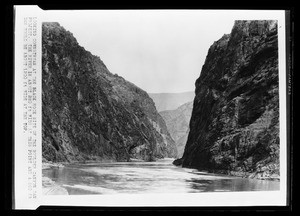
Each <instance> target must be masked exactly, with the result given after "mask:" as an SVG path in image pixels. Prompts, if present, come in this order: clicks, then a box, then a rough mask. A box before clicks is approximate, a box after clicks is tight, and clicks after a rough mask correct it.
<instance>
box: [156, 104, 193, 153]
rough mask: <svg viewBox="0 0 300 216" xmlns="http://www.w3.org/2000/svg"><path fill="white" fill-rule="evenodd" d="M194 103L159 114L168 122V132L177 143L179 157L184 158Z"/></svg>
mask: <svg viewBox="0 0 300 216" xmlns="http://www.w3.org/2000/svg"><path fill="white" fill-rule="evenodd" d="M192 109H193V102H192V101H191V102H188V103H185V104H183V105H181V106H180V107H178V108H177V109H175V110H165V111H161V112H159V114H160V115H161V116H162V117H163V119H164V120H165V122H166V125H167V128H168V131H169V133H170V135H171V137H172V138H173V140H174V141H175V144H176V147H177V152H178V157H182V155H183V151H184V147H185V144H186V141H187V138H188V134H189V123H190V119H191V115H192Z"/></svg>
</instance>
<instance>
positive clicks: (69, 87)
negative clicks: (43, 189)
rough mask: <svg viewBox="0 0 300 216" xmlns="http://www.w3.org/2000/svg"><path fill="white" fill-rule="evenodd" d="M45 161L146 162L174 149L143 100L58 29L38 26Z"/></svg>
mask: <svg viewBox="0 0 300 216" xmlns="http://www.w3.org/2000/svg"><path fill="white" fill-rule="evenodd" d="M42 103H43V106H42V110H43V113H42V122H43V125H42V141H43V143H42V150H43V151H42V156H43V159H44V160H46V161H52V162H61V161H62V162H65V161H69V162H72V161H85V160H105V159H108V160H114V161H130V158H136V159H143V160H145V161H152V160H155V159H156V158H163V157H175V156H176V155H177V152H176V146H175V143H174V141H173V139H172V138H171V136H170V135H169V132H168V130H167V127H166V125H165V122H164V120H163V118H162V117H161V116H160V115H159V114H158V112H157V110H156V108H155V105H154V103H153V100H152V99H151V98H150V97H149V96H148V94H147V93H146V92H145V91H143V90H142V89H140V88H139V87H137V86H135V85H134V84H132V83H130V82H128V81H126V80H125V79H124V78H123V77H120V76H118V75H116V74H112V73H110V72H109V70H108V69H107V68H106V66H105V65H104V63H103V62H102V60H101V59H100V58H99V57H97V56H94V55H92V54H91V53H90V52H88V51H86V50H85V49H84V48H83V47H81V46H80V45H79V44H78V42H77V40H76V39H75V38H74V36H73V35H72V33H70V32H68V31H66V30H65V29H64V28H63V27H62V26H60V25H59V24H58V23H43V25H42Z"/></svg>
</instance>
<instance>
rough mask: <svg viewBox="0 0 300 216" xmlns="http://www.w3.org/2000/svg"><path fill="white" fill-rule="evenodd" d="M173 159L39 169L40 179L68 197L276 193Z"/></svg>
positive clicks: (261, 183) (270, 186) (270, 185)
mask: <svg viewBox="0 0 300 216" xmlns="http://www.w3.org/2000/svg"><path fill="white" fill-rule="evenodd" d="M173 160H174V159H163V160H158V161H155V162H113V163H85V164H69V165H66V166H64V167H59V168H58V167H57V168H53V167H52V168H46V169H43V176H44V177H47V178H49V179H51V180H52V181H54V182H55V184H56V185H58V186H59V187H62V188H64V189H66V190H67V191H68V194H70V195H73V194H112V193H130V194H132V193H198V192H213V191H218V192H220V191H230V192H232V191H274V190H279V182H278V181H268V180H257V179H247V178H239V177H232V176H226V175H216V174H211V173H206V172H200V171H198V170H196V169H189V168H182V167H177V166H174V165H173V164H172V161H173Z"/></svg>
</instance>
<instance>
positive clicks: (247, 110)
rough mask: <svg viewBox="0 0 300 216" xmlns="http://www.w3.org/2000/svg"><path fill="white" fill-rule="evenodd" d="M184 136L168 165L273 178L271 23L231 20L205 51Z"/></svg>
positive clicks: (275, 135) (274, 57)
mask: <svg viewBox="0 0 300 216" xmlns="http://www.w3.org/2000/svg"><path fill="white" fill-rule="evenodd" d="M195 85H196V90H195V93H196V97H195V99H194V104H193V112H192V117H191V121H190V133H189V136H188V141H187V144H186V147H185V151H184V155H183V157H182V158H181V159H179V160H176V161H174V164H182V165H183V166H184V167H196V168H200V169H207V170H213V171H221V172H225V173H228V174H234V175H240V176H250V177H256V178H269V179H272V178H273V179H278V178H279V94H278V36H277V22H276V21H236V22H235V24H234V27H233V29H232V32H231V34H228V35H224V36H223V37H222V38H221V39H220V40H218V41H216V42H215V43H214V44H213V45H212V46H211V47H210V49H209V51H208V54H207V57H206V61H205V64H204V66H203V67H202V71H201V75H200V77H199V78H198V79H197V81H196V84H195Z"/></svg>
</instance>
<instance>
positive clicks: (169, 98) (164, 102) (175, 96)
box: [149, 91, 195, 112]
mask: <svg viewBox="0 0 300 216" xmlns="http://www.w3.org/2000/svg"><path fill="white" fill-rule="evenodd" d="M149 96H150V97H151V98H152V99H153V101H154V103H155V106H156V109H157V111H158V112H161V111H164V110H174V109H177V108H178V107H179V106H181V105H183V104H185V103H187V102H189V101H192V100H194V97H195V92H192V91H191V92H181V93H149Z"/></svg>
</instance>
